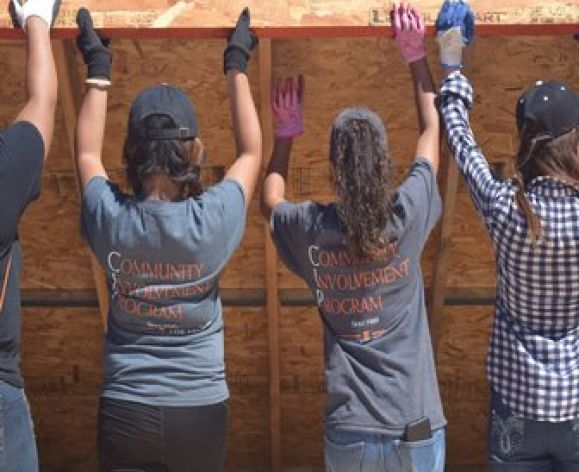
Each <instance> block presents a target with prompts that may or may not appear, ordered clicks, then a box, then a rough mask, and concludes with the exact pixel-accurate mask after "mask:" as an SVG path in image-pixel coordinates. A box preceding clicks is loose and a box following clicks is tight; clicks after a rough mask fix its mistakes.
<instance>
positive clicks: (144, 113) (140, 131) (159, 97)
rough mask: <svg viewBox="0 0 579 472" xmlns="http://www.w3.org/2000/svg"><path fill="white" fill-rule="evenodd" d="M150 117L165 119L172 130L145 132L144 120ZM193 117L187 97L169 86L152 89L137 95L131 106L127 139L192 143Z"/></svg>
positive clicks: (194, 127) (193, 112)
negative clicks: (167, 118) (128, 136)
mask: <svg viewBox="0 0 579 472" xmlns="http://www.w3.org/2000/svg"><path fill="white" fill-rule="evenodd" d="M152 115H166V116H169V117H170V118H171V119H172V120H173V121H174V122H175V128H167V129H149V128H147V127H146V126H145V119H146V118H147V117H149V116H152ZM198 131H199V129H198V124H197V114H196V113H195V107H194V106H193V103H191V100H189V97H188V96H187V95H186V94H185V92H183V91H182V90H181V89H179V88H177V87H172V86H170V85H166V84H163V85H154V86H152V87H149V88H147V89H145V90H144V91H143V92H141V93H140V94H139V95H138V96H137V98H135V101H134V102H133V104H132V106H131V111H130V114H129V135H130V136H132V137H135V138H139V139H145V140H147V139H148V140H163V139H193V138H196V137H197V135H198Z"/></svg>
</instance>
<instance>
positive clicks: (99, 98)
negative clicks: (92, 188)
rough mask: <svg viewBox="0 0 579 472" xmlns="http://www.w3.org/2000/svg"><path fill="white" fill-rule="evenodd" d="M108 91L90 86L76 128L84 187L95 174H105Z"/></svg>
mask: <svg viewBox="0 0 579 472" xmlns="http://www.w3.org/2000/svg"><path fill="white" fill-rule="evenodd" d="M107 99H108V91H107V89H105V88H97V87H92V86H91V87H88V90H87V92H86V94H85V97H84V100H83V103H82V106H81V109H80V114H79V117H78V123H77V130H76V153H75V154H76V156H75V157H76V160H77V162H76V163H77V170H78V173H79V179H80V182H81V184H82V186H83V187H84V186H85V185H86V184H87V183H88V182H89V181H90V179H91V178H92V177H94V176H95V175H103V174H104V168H103V166H102V148H103V140H104V133H105V125H106V114H107Z"/></svg>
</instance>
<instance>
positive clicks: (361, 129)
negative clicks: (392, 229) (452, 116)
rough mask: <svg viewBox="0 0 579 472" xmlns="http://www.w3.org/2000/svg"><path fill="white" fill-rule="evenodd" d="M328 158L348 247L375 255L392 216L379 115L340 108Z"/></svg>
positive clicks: (361, 256) (388, 169)
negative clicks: (331, 166) (341, 109)
mask: <svg viewBox="0 0 579 472" xmlns="http://www.w3.org/2000/svg"><path fill="white" fill-rule="evenodd" d="M330 162H331V163H332V165H333V170H334V173H333V174H334V187H335V190H336V194H337V197H338V198H337V202H336V205H337V210H338V215H339V216H340V219H341V221H342V224H343V225H344V228H345V233H346V245H347V247H348V251H349V252H350V253H351V254H352V255H353V256H354V257H356V258H358V259H368V258H370V259H374V258H376V257H378V256H379V255H380V254H381V253H382V252H383V251H384V250H385V249H386V247H387V246H388V244H389V238H388V236H387V234H386V225H387V223H388V222H389V221H390V219H391V216H392V201H391V200H392V190H391V188H390V179H391V177H392V173H393V172H392V161H391V157H390V151H389V148H388V139H387V136H386V130H385V128H384V124H383V123H382V120H381V119H380V117H379V116H378V115H377V114H376V113H374V112H372V111H370V110H368V109H366V108H360V107H355V108H347V109H346V110H344V111H342V112H341V113H340V114H339V115H338V117H337V118H336V119H335V121H334V125H333V127H332V133H331V139H330Z"/></svg>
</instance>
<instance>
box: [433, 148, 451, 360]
mask: <svg viewBox="0 0 579 472" xmlns="http://www.w3.org/2000/svg"><path fill="white" fill-rule="evenodd" d="M445 149H446V147H445ZM442 162H443V170H444V173H443V175H444V176H445V177H444V190H443V195H442V203H443V212H442V218H441V221H440V226H439V230H438V234H437V237H438V241H437V242H436V251H435V256H434V271H433V274H432V285H431V292H430V294H431V295H430V299H429V307H428V318H429V322H430V336H431V338H432V345H433V349H434V353H435V355H436V352H437V348H438V336H439V334H440V325H441V320H442V313H443V310H444V301H445V295H446V293H445V292H446V278H447V274H448V268H449V263H450V249H451V243H452V224H453V220H454V208H455V203H456V192H457V189H458V169H457V167H456V164H455V163H454V160H453V159H452V157H451V156H450V155H449V153H448V150H445V151H443V153H442Z"/></svg>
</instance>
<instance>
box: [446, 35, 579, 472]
mask: <svg viewBox="0 0 579 472" xmlns="http://www.w3.org/2000/svg"><path fill="white" fill-rule="evenodd" d="M448 31H450V30H448ZM439 36H440V38H441V40H440V43H441V46H442V47H441V55H442V56H443V60H442V63H443V64H445V69H446V71H445V72H446V79H445V80H444V82H443V84H442V89H441V92H440V104H441V111H442V117H443V122H444V126H445V127H446V132H447V136H448V142H449V146H450V149H451V150H452V153H453V154H454V158H455V160H456V163H457V165H458V168H459V170H460V172H461V173H462V176H463V178H464V180H465V182H466V184H467V187H468V188H469V191H470V193H471V197H472V199H473V202H474V204H475V207H476V208H477V210H478V212H479V213H480V214H481V216H482V218H483V220H484V223H485V226H486V227H487V229H488V232H489V235H490V237H491V240H492V243H493V247H494V250H495V257H496V264H497V297H496V303H495V317H494V320H493V327H492V335H491V345H490V351H489V355H488V359H487V375H488V378H489V382H490V386H491V396H492V407H491V415H490V416H491V421H490V423H491V425H490V429H489V459H490V462H491V468H492V470H497V471H499V470H517V471H519V470H520V471H523V470H528V471H550V470H557V471H576V470H579V97H578V96H577V95H576V94H575V93H574V92H573V90H572V89H571V88H570V87H569V86H568V85H566V84H563V83H560V82H541V81H539V82H537V83H536V84H535V85H534V86H532V87H530V88H529V89H528V90H527V91H526V92H525V93H524V94H523V95H522V96H521V97H520V99H519V101H518V103H517V108H516V117H517V128H518V133H519V139H520V143H519V150H518V152H517V155H516V158H515V175H514V177H513V178H512V179H508V180H504V181H503V180H499V179H497V178H495V177H494V176H493V173H492V172H491V169H490V167H489V165H488V163H487V161H486V159H485V158H484V156H483V155H482V153H481V150H480V148H479V147H478V145H477V143H476V141H475V139H474V135H473V133H472V130H471V128H470V125H469V122H468V110H469V109H470V108H471V106H472V104H473V91H472V87H471V85H470V83H469V81H468V79H467V78H466V77H465V76H464V75H462V74H461V73H460V70H459V68H460V63H461V60H462V48H463V46H464V42H463V40H462V35H461V34H460V30H455V32H454V33H452V32H450V33H449V32H440V33H439Z"/></svg>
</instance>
